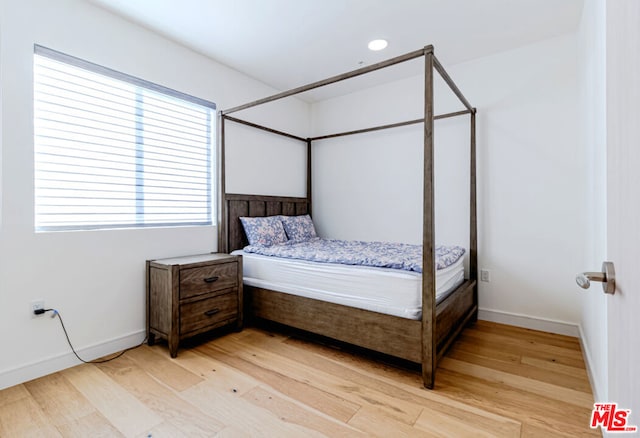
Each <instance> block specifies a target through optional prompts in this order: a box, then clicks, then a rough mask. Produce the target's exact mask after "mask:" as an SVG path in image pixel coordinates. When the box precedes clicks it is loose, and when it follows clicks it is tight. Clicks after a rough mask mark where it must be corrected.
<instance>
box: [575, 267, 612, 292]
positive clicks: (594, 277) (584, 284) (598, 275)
mask: <svg viewBox="0 0 640 438" xmlns="http://www.w3.org/2000/svg"><path fill="white" fill-rule="evenodd" d="M592 281H600V282H602V290H603V291H604V293H606V294H615V293H616V271H615V269H614V268H613V262H603V263H602V272H583V273H581V274H578V275H576V283H578V286H580V287H581V288H583V289H589V286H591V282H592Z"/></svg>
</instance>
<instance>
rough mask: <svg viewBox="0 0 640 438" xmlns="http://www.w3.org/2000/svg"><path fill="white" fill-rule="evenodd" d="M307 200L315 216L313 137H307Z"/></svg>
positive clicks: (309, 208) (310, 213) (310, 214)
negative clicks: (312, 166)
mask: <svg viewBox="0 0 640 438" xmlns="http://www.w3.org/2000/svg"><path fill="white" fill-rule="evenodd" d="M307 201H308V202H309V206H308V207H307V208H308V210H309V211H308V213H309V216H311V217H313V214H312V212H311V206H312V203H311V139H310V138H307Z"/></svg>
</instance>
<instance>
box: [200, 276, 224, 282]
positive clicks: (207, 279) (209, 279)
mask: <svg viewBox="0 0 640 438" xmlns="http://www.w3.org/2000/svg"><path fill="white" fill-rule="evenodd" d="M219 278H220V277H218V276H217V275H215V276H213V277H209V278H205V279H204V282H205V283H213V282H214V281H218V279H219Z"/></svg>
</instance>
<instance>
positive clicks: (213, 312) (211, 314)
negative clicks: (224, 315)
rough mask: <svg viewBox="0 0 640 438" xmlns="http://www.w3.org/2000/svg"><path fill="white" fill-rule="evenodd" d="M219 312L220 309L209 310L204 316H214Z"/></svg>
mask: <svg viewBox="0 0 640 438" xmlns="http://www.w3.org/2000/svg"><path fill="white" fill-rule="evenodd" d="M218 312H220V309H211V310H207V311H206V312H204V314H205V315H207V316H213V315H215V314H216V313H218Z"/></svg>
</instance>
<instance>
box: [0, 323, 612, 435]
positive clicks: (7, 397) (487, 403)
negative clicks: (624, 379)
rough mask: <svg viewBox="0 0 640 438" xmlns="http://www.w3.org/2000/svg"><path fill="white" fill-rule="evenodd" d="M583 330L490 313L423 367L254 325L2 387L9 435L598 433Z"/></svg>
mask: <svg viewBox="0 0 640 438" xmlns="http://www.w3.org/2000/svg"><path fill="white" fill-rule="evenodd" d="M592 407H593V397H592V394H591V388H590V386H589V382H588V378H587V374H586V371H585V366H584V362H583V359H582V353H581V352H580V345H579V342H578V340H577V339H575V338H571V337H565V336H559V335H553V334H548V333H542V332H536V331H532V330H525V329H520V328H515V327H510V326H505V325H499V324H495V323H489V322H483V321H479V322H478V323H476V324H475V325H473V326H472V327H470V328H467V329H465V331H464V332H463V333H462V335H461V336H460V338H459V339H458V340H457V341H456V342H455V343H454V346H453V347H452V349H451V350H450V351H449V353H448V354H447V355H446V356H445V358H444V359H443V360H442V361H441V363H440V365H439V367H438V371H437V375H436V388H435V390H433V391H429V390H426V389H423V388H422V384H421V378H420V373H419V372H418V371H415V370H410V369H407V368H399V367H397V366H392V365H389V364H385V363H383V362H381V361H378V360H373V359H372V358H370V357H367V356H363V355H360V354H354V353H352V352H346V351H343V350H339V349H335V348H329V347H327V346H323V345H320V344H318V343H313V342H307V341H304V340H300V339H297V338H292V337H289V336H286V335H283V334H280V333H278V332H275V333H272V332H268V331H265V330H261V329H256V328H247V329H245V330H244V331H242V332H240V333H231V334H228V335H225V336H223V337H220V338H216V339H211V340H208V341H207V342H204V343H200V344H197V345H195V346H192V347H191V348H189V349H181V350H180V351H179V353H178V357H177V358H176V359H171V358H170V357H169V353H168V350H167V348H166V346H164V345H156V346H154V347H148V346H143V347H140V348H138V349H136V350H132V351H130V352H128V353H126V354H125V355H124V356H123V357H121V358H120V359H117V360H115V361H112V362H109V363H106V364H102V365H81V366H77V367H74V368H71V369H68V370H65V371H62V372H59V373H55V374H52V375H50V376H47V377H43V378H40V379H37V380H34V381H31V382H27V383H25V384H22V385H17V386H14V387H12V388H8V389H5V390H3V391H0V436H2V437H11V438H13V437H22V436H44V437H57V436H72V437H101V436H104V437H117V436H127V437H147V436H149V435H151V436H153V437H154V438H157V437H180V436H189V437H193V436H205V437H208V436H214V435H215V436H222V437H236V436H238V437H245V436H274V437H281V436H283V437H286V436H292V437H301V436H304V437H312V436H330V437H351V436H381V437H399V436H443V437H466V436H469V437H478V436H504V437H520V436H522V437H533V436H540V437H551V436H553V437H558V436H559V437H564V436H566V437H576V436H583V435H585V436H587V435H589V436H598V435H599V433H598V431H593V430H591V429H590V428H589V419H590V414H591V409H592Z"/></svg>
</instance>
